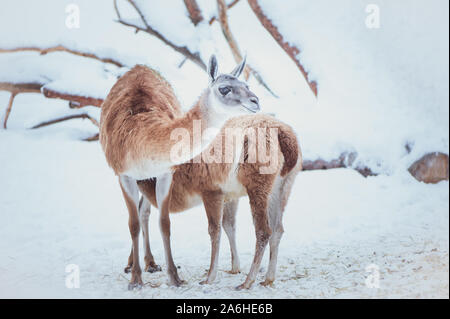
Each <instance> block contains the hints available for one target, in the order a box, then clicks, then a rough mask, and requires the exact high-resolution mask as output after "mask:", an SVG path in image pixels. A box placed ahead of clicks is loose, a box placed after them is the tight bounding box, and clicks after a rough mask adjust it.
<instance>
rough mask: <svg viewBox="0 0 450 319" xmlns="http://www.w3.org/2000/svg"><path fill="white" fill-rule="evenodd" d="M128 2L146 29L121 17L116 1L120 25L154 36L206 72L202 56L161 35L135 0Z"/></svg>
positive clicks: (115, 5)
mask: <svg viewBox="0 0 450 319" xmlns="http://www.w3.org/2000/svg"><path fill="white" fill-rule="evenodd" d="M127 1H128V2H129V3H130V4H131V5H132V6H133V8H134V9H135V10H136V12H137V13H138V14H139V17H140V19H141V21H142V23H143V24H144V27H142V26H139V25H137V24H134V23H131V22H127V21H125V20H123V19H122V17H121V15H120V12H119V10H118V7H117V0H114V9H115V10H116V14H117V18H118V20H117V22H118V23H120V24H123V25H125V26H128V27H132V28H135V29H136V31H143V32H146V33H148V34H150V35H153V36H154V37H156V38H158V39H159V40H161V41H162V42H163V43H164V44H166V45H168V46H169V47H171V48H172V49H174V50H175V51H176V52H178V53H180V54H182V55H183V56H185V57H186V58H188V59H189V60H191V61H192V62H194V63H195V64H197V65H198V66H199V67H200V68H202V69H203V70H204V71H206V64H205V62H203V60H202V59H201V58H200V55H199V54H198V53H192V52H191V51H190V50H189V49H188V48H187V47H186V46H179V45H176V44H174V43H173V42H171V41H169V40H168V39H167V38H166V37H164V36H163V35H162V34H161V33H159V32H158V31H157V30H155V29H154V28H152V27H151V26H150V25H149V24H148V22H147V20H146V19H145V16H144V14H143V13H142V11H141V10H140V8H139V7H138V6H137V4H136V3H135V2H134V1H133V0H127Z"/></svg>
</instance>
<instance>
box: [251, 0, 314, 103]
mask: <svg viewBox="0 0 450 319" xmlns="http://www.w3.org/2000/svg"><path fill="white" fill-rule="evenodd" d="M248 4H249V5H250V7H251V8H252V10H253V12H254V13H255V15H256V17H257V18H258V19H259V21H260V22H261V24H262V25H263V26H264V28H265V29H266V30H267V31H268V32H269V33H270V35H271V36H272V37H273V38H274V39H275V41H277V43H278V44H279V45H280V46H281V48H282V49H283V50H284V51H285V52H286V53H287V55H289V57H290V58H291V59H292V60H293V61H294V62H295V64H296V65H297V67H298V69H299V70H300V72H301V73H302V74H303V77H304V78H305V80H306V82H307V83H308V85H309V87H310V89H311V91H312V92H313V93H314V95H315V96H316V97H317V83H316V82H315V81H310V80H309V79H308V72H306V70H305V68H304V67H303V65H302V63H301V62H300V60H299V59H298V54H299V53H300V50H299V49H298V48H297V47H295V46H294V45H290V44H289V43H288V42H286V41H285V40H284V38H283V36H282V35H281V33H280V32H279V31H278V28H277V27H276V26H275V25H274V24H273V22H272V21H271V20H270V19H269V18H268V17H267V16H266V15H265V13H264V12H263V10H262V9H261V6H260V5H259V4H258V0H248Z"/></svg>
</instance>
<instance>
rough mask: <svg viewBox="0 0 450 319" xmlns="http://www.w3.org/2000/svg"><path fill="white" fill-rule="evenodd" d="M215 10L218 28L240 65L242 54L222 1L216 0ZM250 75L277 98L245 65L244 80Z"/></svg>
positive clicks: (250, 68) (253, 71)
mask: <svg viewBox="0 0 450 319" xmlns="http://www.w3.org/2000/svg"><path fill="white" fill-rule="evenodd" d="M217 9H218V13H219V22H220V27H221V29H222V33H223V35H224V37H225V40H226V41H227V43H228V46H229V47H230V49H231V52H232V54H233V57H234V60H235V61H236V63H240V62H241V61H242V54H241V52H240V50H239V46H238V44H237V41H236V39H235V38H234V36H233V34H232V33H231V29H230V25H229V23H228V15H227V10H228V8H227V5H226V4H225V1H224V0H217ZM250 74H252V75H253V76H254V77H255V79H256V80H257V81H258V82H259V84H261V85H262V86H264V88H265V89H266V90H267V91H269V93H270V94H272V95H273V96H275V97H278V96H277V95H276V94H275V93H273V91H272V90H271V89H270V88H269V86H268V85H267V84H266V82H265V81H264V80H263V78H262V77H261V75H260V74H259V73H258V72H257V71H256V70H254V69H253V68H252V67H251V66H250V65H247V66H246V67H245V70H244V76H245V79H246V80H248V78H249V76H250Z"/></svg>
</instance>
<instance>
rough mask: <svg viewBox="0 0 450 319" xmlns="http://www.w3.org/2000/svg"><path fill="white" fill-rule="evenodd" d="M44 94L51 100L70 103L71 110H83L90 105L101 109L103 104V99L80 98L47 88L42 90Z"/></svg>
mask: <svg viewBox="0 0 450 319" xmlns="http://www.w3.org/2000/svg"><path fill="white" fill-rule="evenodd" d="M42 93H43V94H44V96H45V97H47V98H50V99H61V100H66V101H70V105H69V106H70V107H71V108H82V107H85V106H88V105H92V106H97V107H100V106H101V105H102V103H103V99H100V98H95V97H91V96H80V95H74V94H69V93H62V92H58V91H54V90H51V89H48V88H46V87H44V88H42Z"/></svg>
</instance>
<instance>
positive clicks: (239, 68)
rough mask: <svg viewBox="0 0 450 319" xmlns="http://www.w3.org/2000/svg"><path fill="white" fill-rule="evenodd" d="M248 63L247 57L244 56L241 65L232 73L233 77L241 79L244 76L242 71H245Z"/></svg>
mask: <svg viewBox="0 0 450 319" xmlns="http://www.w3.org/2000/svg"><path fill="white" fill-rule="evenodd" d="M246 63H247V55H245V56H244V58H243V59H242V61H241V63H239V64H238V65H237V66H236V67H235V68H234V70H233V71H231V73H230V74H231V75H232V76H235V77H237V78H238V77H239V76H240V75H241V74H242V71H244V68H245V64H246Z"/></svg>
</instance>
